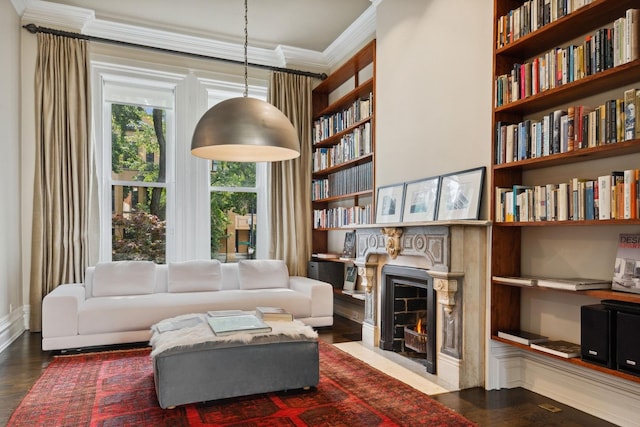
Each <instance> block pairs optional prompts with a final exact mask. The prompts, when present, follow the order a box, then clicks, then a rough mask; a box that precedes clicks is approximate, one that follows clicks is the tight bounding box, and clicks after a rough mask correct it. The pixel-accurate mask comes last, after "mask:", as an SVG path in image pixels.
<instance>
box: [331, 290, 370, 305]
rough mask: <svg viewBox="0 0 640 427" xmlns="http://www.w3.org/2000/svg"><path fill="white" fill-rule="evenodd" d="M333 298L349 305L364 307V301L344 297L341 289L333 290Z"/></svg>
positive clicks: (348, 296) (349, 296)
mask: <svg viewBox="0 0 640 427" xmlns="http://www.w3.org/2000/svg"><path fill="white" fill-rule="evenodd" d="M333 296H334V297H335V298H337V299H340V300H343V301H347V302H349V303H351V304H357V305H361V306H364V300H361V299H359V298H355V297H353V296H351V295H346V294H343V293H342V289H336V288H333Z"/></svg>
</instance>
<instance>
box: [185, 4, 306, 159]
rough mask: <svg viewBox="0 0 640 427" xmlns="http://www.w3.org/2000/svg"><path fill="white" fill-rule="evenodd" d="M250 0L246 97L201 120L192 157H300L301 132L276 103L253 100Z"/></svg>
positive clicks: (221, 105) (218, 106)
mask: <svg viewBox="0 0 640 427" xmlns="http://www.w3.org/2000/svg"><path fill="white" fill-rule="evenodd" d="M247 24H248V20H247V0H245V1H244V96H243V97H238V98H230V99H227V100H225V101H222V102H220V103H218V104H216V105H214V106H213V107H211V108H210V109H209V111H207V112H206V113H205V114H204V115H203V116H202V117H201V118H200V120H199V121H198V124H197V125H196V128H195V131H194V132H193V138H192V139H191V154H193V155H194V156H197V157H202V158H204V159H210V160H221V161H229V162H273V161H280V160H289V159H294V158H296V157H298V156H300V142H299V140H298V132H297V131H296V130H295V129H294V127H293V125H292V124H291V122H290V121H289V119H288V118H287V116H285V115H284V114H283V113H282V112H281V111H280V110H278V109H277V108H276V107H274V106H273V105H272V104H270V103H268V102H265V101H262V100H259V99H256V98H249V97H248V92H249V84H248V79H247V69H248V59H247V46H248V31H247V26H248V25H247Z"/></svg>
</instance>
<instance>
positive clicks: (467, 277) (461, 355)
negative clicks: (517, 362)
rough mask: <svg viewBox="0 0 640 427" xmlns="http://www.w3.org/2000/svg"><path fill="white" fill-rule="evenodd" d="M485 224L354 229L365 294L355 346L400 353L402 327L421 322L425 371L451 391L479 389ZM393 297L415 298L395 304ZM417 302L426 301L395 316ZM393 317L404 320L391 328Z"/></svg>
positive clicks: (403, 342) (481, 381) (403, 344)
mask: <svg viewBox="0 0 640 427" xmlns="http://www.w3.org/2000/svg"><path fill="white" fill-rule="evenodd" d="M488 225H489V222H487V221H475V220H458V221H451V222H445V221H437V222H431V223H412V224H392V225H389V226H386V227H384V226H383V227H381V226H379V225H375V224H372V225H368V226H359V227H357V228H356V237H357V239H356V242H357V243H356V260H355V265H356V266H357V267H358V276H359V277H360V280H361V283H362V286H363V288H364V289H365V306H364V308H365V311H364V319H363V323H362V342H363V343H364V344H365V345H369V346H372V347H378V348H381V349H383V350H384V351H389V350H391V351H394V352H395V351H400V352H402V351H407V347H409V348H410V349H411V346H407V345H406V344H407V342H406V338H405V337H404V335H403V333H404V325H403V324H402V323H407V324H408V323H413V322H415V321H416V320H415V319H416V317H424V318H425V321H426V322H427V325H428V326H430V327H429V330H427V334H426V335H427V336H426V348H425V350H426V351H425V352H424V353H422V352H420V353H421V357H424V358H425V362H424V364H425V365H426V366H427V370H428V372H429V373H435V375H436V376H437V377H438V379H441V380H443V381H444V382H446V383H447V384H450V385H452V386H454V387H456V388H458V389H463V388H469V387H477V386H483V384H484V352H485V332H486V331H485V320H486V319H485V317H486V316H485V299H486V294H485V283H486V279H487V270H486V265H487V248H488V243H487V228H488ZM398 268H399V270H397V269H398ZM383 276H384V277H383ZM387 276H389V277H390V278H388V277H387ZM389 280H390V281H391V283H395V284H394V286H391V285H389ZM409 282H410V283H409ZM396 284H397V285H399V286H396ZM400 285H401V286H400ZM411 288H413V289H411ZM397 292H399V293H400V294H404V293H406V292H415V294H410V295H411V296H403V297H402V298H403V301H401V302H400V303H398V298H396V296H397V295H396V293H397ZM390 294H393V297H392V298H389V295H390ZM423 296H424V299H422V298H423ZM429 297H430V298H431V300H429ZM421 299H422V301H426V302H420V304H423V305H422V306H421V307H420V308H417V309H413V310H410V309H407V310H406V313H405V312H398V311H396V310H395V305H396V304H401V305H403V306H407V307H408V305H409V304H418V302H417V301H418V300H421ZM409 301H410V302H409ZM411 311H414V312H415V313H411V314H412V317H408V316H409V314H410V313H409V312H411ZM398 317H403V318H405V320H403V321H402V322H396V321H395V318H398ZM383 318H384V319H385V320H383ZM388 318H391V319H393V320H391V322H392V323H391V326H389V321H387V320H386V319H388ZM407 319H408V320H407ZM396 323H398V324H397V325H396ZM423 338H424V337H418V342H417V345H416V347H420V346H421V344H423V342H422V340H423ZM410 344H416V343H410ZM387 349H389V350H387ZM436 367H437V369H436ZM425 374H427V373H425Z"/></svg>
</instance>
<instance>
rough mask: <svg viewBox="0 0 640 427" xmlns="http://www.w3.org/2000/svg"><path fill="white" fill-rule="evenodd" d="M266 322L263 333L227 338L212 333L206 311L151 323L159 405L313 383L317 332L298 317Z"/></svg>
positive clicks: (316, 368)
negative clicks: (285, 320)
mask: <svg viewBox="0 0 640 427" xmlns="http://www.w3.org/2000/svg"><path fill="white" fill-rule="evenodd" d="M269 325H270V326H272V328H273V330H272V331H271V332H270V333H267V334H260V335H258V334H256V335H253V334H234V335H229V336H226V337H216V336H215V335H214V334H213V332H212V331H211V328H210V327H209V324H208V323H206V320H205V315H187V316H179V317H176V318H173V319H167V320H164V321H162V322H160V323H158V324H156V325H154V326H153V328H152V329H153V336H152V337H151V341H150V343H151V345H152V347H153V349H152V352H151V354H152V356H153V373H154V380H155V386H156V394H157V396H158V403H159V404H160V407H162V408H171V407H174V406H177V405H184V404H187V403H193V402H204V401H208V400H215V399H223V398H228V397H235V396H244V395H249V394H256V393H266V392H272V391H280V390H293V389H299V388H306V387H315V386H317V385H318V381H319V377H320V368H319V354H318V340H317V333H316V332H315V331H314V330H313V329H312V328H311V327H310V326H307V325H304V324H303V323H302V322H299V321H293V322H270V323H269ZM161 331H163V332H161Z"/></svg>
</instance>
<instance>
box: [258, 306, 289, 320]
mask: <svg viewBox="0 0 640 427" xmlns="http://www.w3.org/2000/svg"><path fill="white" fill-rule="evenodd" d="M256 317H257V318H258V319H262V320H266V321H267V322H269V321H284V322H291V321H293V314H291V313H289V312H288V311H287V310H285V309H284V308H280V307H256Z"/></svg>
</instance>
